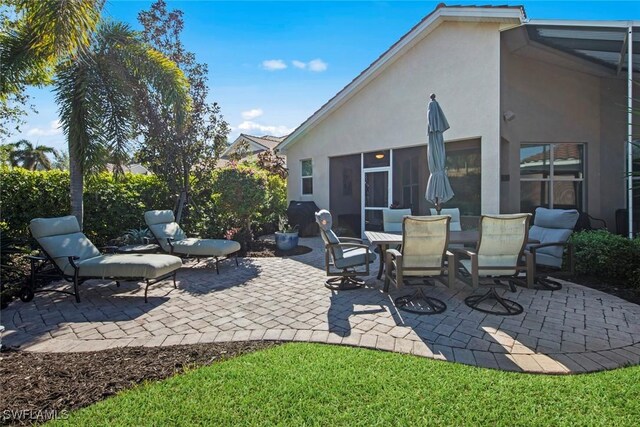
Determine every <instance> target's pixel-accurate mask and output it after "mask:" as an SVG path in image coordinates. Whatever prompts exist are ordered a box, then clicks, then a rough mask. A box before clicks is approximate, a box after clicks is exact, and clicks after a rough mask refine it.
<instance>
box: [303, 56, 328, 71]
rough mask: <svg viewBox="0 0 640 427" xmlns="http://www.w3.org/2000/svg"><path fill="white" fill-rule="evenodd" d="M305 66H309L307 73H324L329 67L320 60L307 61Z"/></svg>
mask: <svg viewBox="0 0 640 427" xmlns="http://www.w3.org/2000/svg"><path fill="white" fill-rule="evenodd" d="M307 65H308V66H309V71H314V72H316V73H321V72H322V71H326V69H327V67H328V66H329V65H328V64H327V63H326V62H324V61H323V60H322V59H320V58H318V59H314V60H312V61H309V63H308V64H307Z"/></svg>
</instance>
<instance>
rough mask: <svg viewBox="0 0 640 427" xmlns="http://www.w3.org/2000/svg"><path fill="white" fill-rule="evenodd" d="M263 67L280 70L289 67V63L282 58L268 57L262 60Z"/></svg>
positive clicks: (268, 69)
mask: <svg viewBox="0 0 640 427" xmlns="http://www.w3.org/2000/svg"><path fill="white" fill-rule="evenodd" d="M262 68H264V69H265V70H267V71H278V70H284V69H285V68H287V64H285V63H284V61H283V60H282V59H267V60H264V61H262Z"/></svg>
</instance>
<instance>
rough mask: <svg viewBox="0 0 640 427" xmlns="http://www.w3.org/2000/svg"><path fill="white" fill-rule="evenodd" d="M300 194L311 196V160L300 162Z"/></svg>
mask: <svg viewBox="0 0 640 427" xmlns="http://www.w3.org/2000/svg"><path fill="white" fill-rule="evenodd" d="M301 163H302V194H303V195H305V194H313V164H312V163H311V159H306V160H302V162H301Z"/></svg>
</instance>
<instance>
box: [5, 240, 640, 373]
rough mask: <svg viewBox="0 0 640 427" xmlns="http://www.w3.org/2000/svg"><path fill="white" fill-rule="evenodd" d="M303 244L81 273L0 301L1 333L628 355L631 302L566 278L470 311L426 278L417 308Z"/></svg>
mask: <svg viewBox="0 0 640 427" xmlns="http://www.w3.org/2000/svg"><path fill="white" fill-rule="evenodd" d="M300 243H301V244H302V245H306V246H310V247H312V248H313V251H312V252H310V253H309V254H306V255H300V256H296V257H291V258H252V259H244V260H242V261H241V264H240V267H236V266H235V263H233V261H230V262H223V263H222V264H221V271H220V275H216V274H215V270H214V269H212V268H210V267H207V266H205V265H203V264H199V265H197V266H195V267H191V268H183V269H182V270H181V271H180V272H179V273H178V281H179V283H178V289H177V290H176V289H173V287H172V285H171V282H170V281H166V282H163V283H160V284H158V285H155V286H152V287H151V288H150V289H149V303H146V304H145V302H144V297H143V295H144V287H141V286H139V285H138V284H135V283H123V284H122V286H121V287H120V288H117V287H116V286H115V284H114V283H113V282H112V283H109V284H105V283H100V282H99V281H98V282H96V281H92V282H89V283H87V284H85V285H83V286H82V287H81V298H82V302H81V303H80V304H76V303H75V300H74V298H73V297H72V296H68V295H63V294H53V293H47V294H37V295H36V298H35V299H34V300H33V302H31V303H26V304H25V303H22V302H19V301H18V302H15V303H13V304H12V305H11V306H10V307H9V308H8V309H6V310H4V311H2V313H0V315H1V316H2V318H1V319H0V323H2V324H3V325H4V326H5V327H6V328H7V331H6V332H5V333H4V335H3V343H4V344H7V345H21V348H22V349H25V350H29V351H51V352H69V351H93V350H101V349H106V348H111V347H120V346H167V345H175V344H191V343H198V342H214V341H217V342H220V341H231V340H237V341H240V340H242V341H244V340H285V341H311V342H321V343H335V344H345V345H353V346H361V347H370V348H377V349H381V350H388V351H396V352H400V353H411V354H415V355H419V356H425V357H430V358H435V359H442V360H448V361H456V362H460V363H465V364H469V365H477V366H483V367H488V368H497V369H505V370H512V371H526V372H543V373H577V372H591V371H597V370H603V369H612V368H617V367H620V366H625V365H629V364H639V363H640V306H638V305H636V304H632V303H629V302H626V301H624V300H622V299H619V298H617V297H614V296H611V295H608V294H605V293H602V292H599V291H596V290H593V289H590V288H586V287H583V286H580V285H576V284H572V283H566V282H565V286H564V287H563V289H562V290H560V291H555V292H550V291H537V290H529V289H523V288H519V289H518V291H517V293H515V294H514V293H509V298H511V299H514V300H516V301H518V302H519V303H520V304H522V305H523V306H524V308H525V311H524V313H523V314H521V315H518V316H511V317H501V316H495V315H488V314H484V313H481V312H478V311H474V310H471V309H470V308H469V307H467V306H466V305H465V304H464V302H463V300H464V298H465V297H466V296H468V295H470V294H471V289H470V288H468V287H466V286H464V285H463V284H462V283H459V284H458V287H457V288H456V289H453V290H449V289H447V288H445V287H443V286H436V287H434V288H430V289H428V291H427V292H428V294H429V295H432V296H435V297H437V298H439V299H442V300H443V301H445V302H446V304H447V307H448V309H447V311H445V312H444V313H443V314H440V315H433V316H419V315H414V314H411V313H405V312H402V311H397V310H396V309H395V307H394V304H393V300H394V298H396V297H397V296H398V295H401V294H405V293H407V292H411V291H412V290H400V291H397V290H393V291H392V292H390V293H389V294H385V293H383V292H382V285H383V283H382V281H378V280H376V279H375V273H377V271H376V267H374V266H373V265H372V267H373V268H372V270H373V271H372V275H371V276H370V277H369V278H368V280H367V287H366V288H363V289H358V290H353V291H342V292H335V291H334V292H332V291H330V290H328V289H326V288H325V287H324V281H325V280H326V276H325V273H324V254H323V250H322V243H321V241H320V239H319V238H307V239H304V238H303V239H301V242H300Z"/></svg>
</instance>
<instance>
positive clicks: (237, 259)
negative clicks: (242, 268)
mask: <svg viewBox="0 0 640 427" xmlns="http://www.w3.org/2000/svg"><path fill="white" fill-rule="evenodd" d="M239 265H240V264H238V252H236V267H238V266H239Z"/></svg>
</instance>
